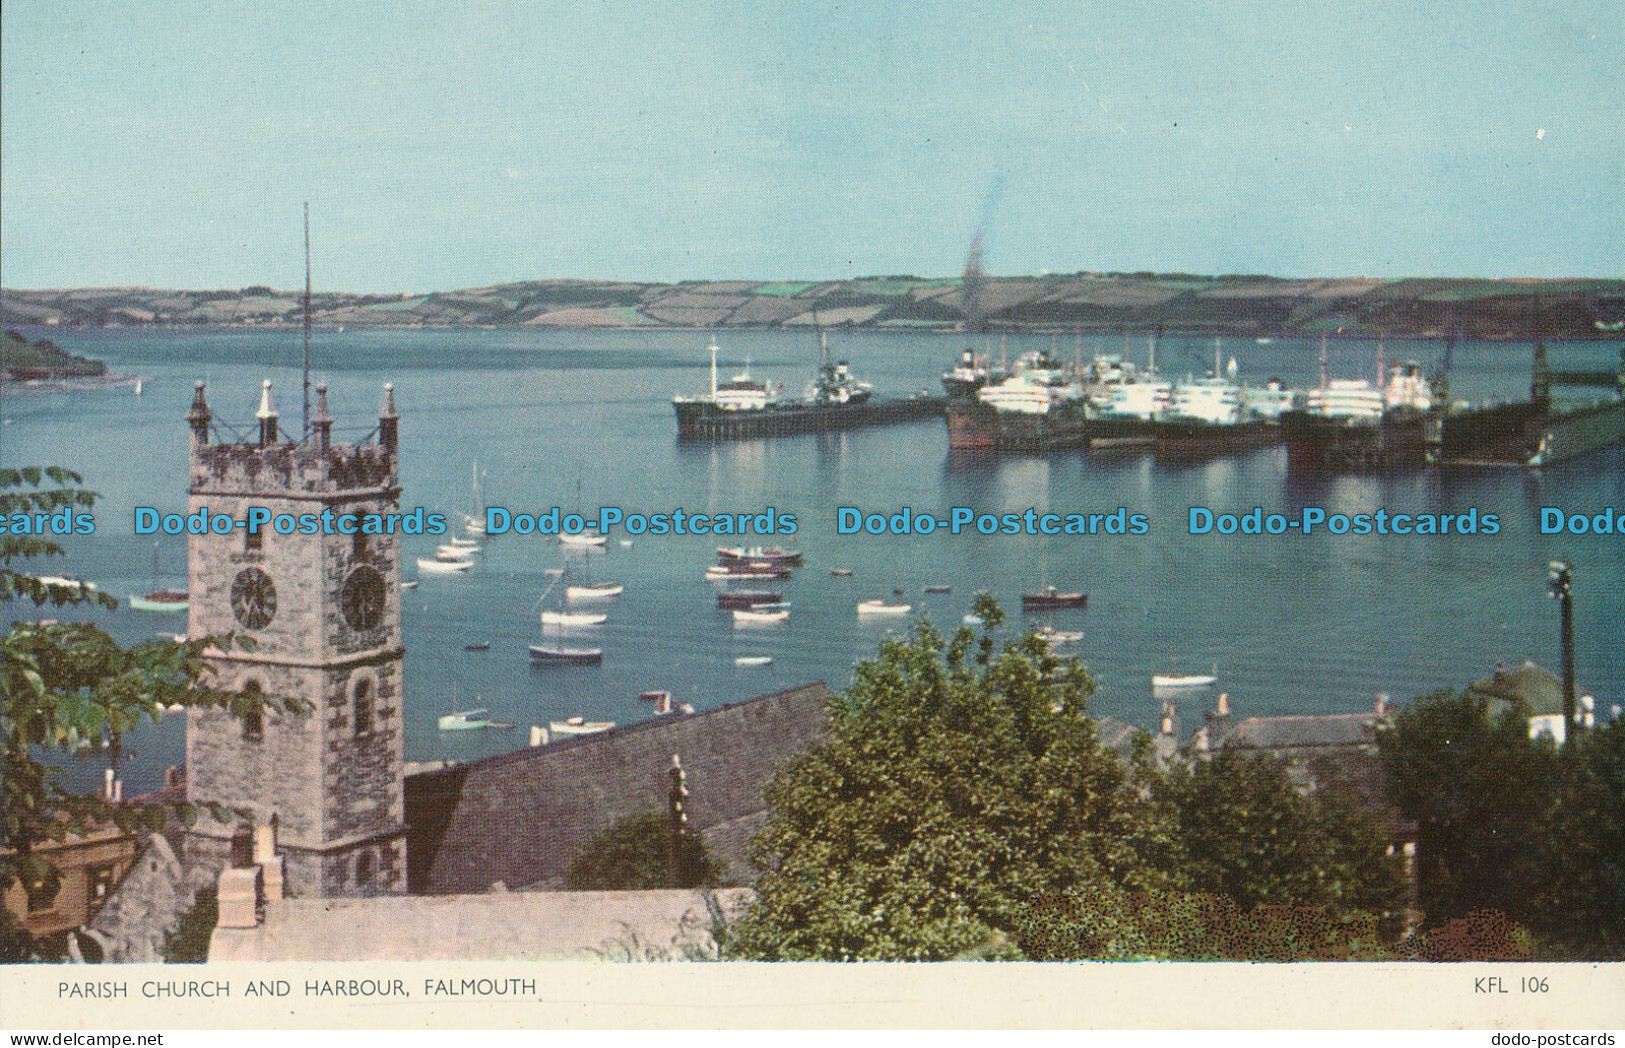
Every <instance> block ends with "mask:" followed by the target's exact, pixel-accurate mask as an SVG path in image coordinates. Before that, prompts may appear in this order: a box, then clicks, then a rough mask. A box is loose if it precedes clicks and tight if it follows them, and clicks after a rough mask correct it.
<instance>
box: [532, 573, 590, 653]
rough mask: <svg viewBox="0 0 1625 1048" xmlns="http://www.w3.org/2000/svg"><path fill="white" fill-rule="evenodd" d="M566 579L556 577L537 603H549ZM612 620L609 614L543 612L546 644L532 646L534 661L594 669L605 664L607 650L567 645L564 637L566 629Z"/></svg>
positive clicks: (543, 640) (543, 632)
mask: <svg viewBox="0 0 1625 1048" xmlns="http://www.w3.org/2000/svg"><path fill="white" fill-rule="evenodd" d="M564 577H565V576H564V575H560V576H558V578H555V579H554V580H553V581H552V582H551V583H550V584H549V585H548V587H547V589H546V590H544V591H543V592H542V595H541V597H539V598H538V599H537V601H536V603H537V604H538V605H540V604H543V603H545V602H546V601H547V598H548V595H549V594H550V593H552V592H553V587H554V586H557V585H558V584H559V579H562V578H564ZM608 618H609V616H607V615H601V614H597V613H594V612H570V611H552V610H548V611H543V612H542V642H541V643H540V644H532V645H529V649H530V661H531V662H534V663H537V664H540V665H559V666H591V665H595V664H597V663H600V662H602V661H603V660H604V649H603V648H598V647H588V646H576V645H568V644H565V643H564V642H563V641H564V637H563V634H564V630H565V629H566V628H569V627H583V626H599V625H602V624H603V623H604V621H605V620H606V619H608Z"/></svg>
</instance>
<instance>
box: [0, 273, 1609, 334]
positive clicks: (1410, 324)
mask: <svg viewBox="0 0 1625 1048" xmlns="http://www.w3.org/2000/svg"><path fill="white" fill-rule="evenodd" d="M974 292H975V293H974V295H972V296H967V295H966V294H965V289H964V287H963V283H962V281H960V280H959V279H957V278H953V277H936V278H925V277H915V276H871V277H860V278H857V279H853V280H835V281H793V280H791V281H774V282H771V283H768V282H761V281H741V280H735V281H684V282H683V283H680V284H641V283H633V282H628V281H607V280H531V281H523V282H519V283H514V284H503V285H500V286H493V287H481V288H467V289H463V290H458V291H437V292H433V293H429V294H399V295H355V294H346V293H342V292H325V293H322V294H319V295H315V296H313V299H312V303H311V305H312V309H311V313H312V322H313V323H314V324H316V325H317V326H319V327H322V328H327V329H331V328H339V327H345V328H349V327H391V328H403V327H405V328H411V327H431V328H464V327H468V328H474V327H480V328H489V327H497V328H524V327H549V328H628V327H663V328H776V327H791V328H805V327H812V326H814V325H820V324H821V325H824V326H830V327H852V328H867V329H879V330H888V329H890V330H927V331H930V330H936V331H963V330H967V329H984V330H987V331H992V332H1061V333H1066V334H1071V333H1074V332H1077V333H1117V332H1151V331H1156V332H1164V333H1167V334H1188V335H1225V336H1232V337H1265V336H1270V337H1278V336H1293V335H1298V336H1317V335H1320V334H1322V333H1326V334H1335V333H1341V334H1344V335H1354V336H1375V335H1386V336H1390V337H1442V336H1448V335H1461V336H1463V337H1467V338H1487V339H1527V338H1532V337H1537V336H1538V337H1559V338H1619V337H1625V280H1586V279H1575V280H1484V279H1478V278H1421V277H1418V278H1406V279H1399V280H1378V279H1371V278H1364V277H1353V278H1311V279H1286V278H1281V277H1271V276H1254V275H1229V276H1202V275H1193V274H1188V273H1161V274H1159V273H1065V274H1040V275H1037V276H1016V277H988V278H985V280H983V281H981V282H980V283H979V284H978V285H977V286H976V288H975V289H974ZM301 299H302V296H301V295H300V294H299V293H298V292H296V291H276V290H273V289H271V288H268V287H264V286H255V287H248V288H243V289H241V290H240V291H164V290H156V289H151V288H90V289H80V290H68V291H63V290H50V291H26V290H0V323H5V324H30V325H52V324H61V325H72V326H95V327H141V326H148V325H166V326H175V325H198V326H206V327H207V326H229V327H270V328H287V327H297V326H298V325H300V324H302V323H303V321H304V311H303V303H302V301H301Z"/></svg>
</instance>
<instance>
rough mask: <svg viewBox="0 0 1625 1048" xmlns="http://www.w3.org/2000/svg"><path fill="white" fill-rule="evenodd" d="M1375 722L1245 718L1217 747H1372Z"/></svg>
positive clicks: (1339, 717) (1355, 716)
mask: <svg viewBox="0 0 1625 1048" xmlns="http://www.w3.org/2000/svg"><path fill="white" fill-rule="evenodd" d="M1378 720H1379V718H1378V717H1377V715H1376V714H1374V713H1333V714H1327V715H1325V716H1318V717H1248V718H1247V719H1245V720H1242V721H1239V722H1237V723H1236V725H1235V727H1233V728H1231V729H1230V730H1229V732H1227V733H1226V734H1225V736H1224V738H1223V740H1222V741H1221V745H1223V746H1226V747H1231V746H1234V747H1240V748H1242V749H1250V750H1287V749H1292V750H1295V749H1309V748H1324V747H1342V748H1357V747H1360V746H1374V745H1376V742H1377V722H1378Z"/></svg>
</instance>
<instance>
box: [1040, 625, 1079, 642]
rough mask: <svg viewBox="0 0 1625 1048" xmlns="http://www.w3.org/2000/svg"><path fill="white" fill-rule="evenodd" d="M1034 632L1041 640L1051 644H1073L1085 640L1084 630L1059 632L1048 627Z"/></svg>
mask: <svg viewBox="0 0 1625 1048" xmlns="http://www.w3.org/2000/svg"><path fill="white" fill-rule="evenodd" d="M1034 632H1035V633H1037V634H1038V636H1039V638H1040V639H1042V640H1044V641H1047V642H1048V643H1050V644H1071V643H1072V642H1073V641H1076V640H1082V639H1083V631H1082V630H1057V629H1051V628H1049V627H1048V626H1046V627H1044V628H1043V629H1041V630H1035V631H1034Z"/></svg>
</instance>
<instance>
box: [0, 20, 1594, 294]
mask: <svg viewBox="0 0 1625 1048" xmlns="http://www.w3.org/2000/svg"><path fill="white" fill-rule="evenodd" d="M0 35H3V38H4V53H3V56H0V80H3V97H0V103H3V106H4V109H3V112H0V151H3V156H0V160H3V163H0V281H3V283H4V284H5V285H6V286H8V287H25V288H26V287H48V286H58V287H60V286H87V285H110V284H144V285H149V286H162V287H186V288H216V287H220V288H235V287H241V286H245V285H249V284H261V283H263V284H271V285H273V286H277V287H293V286H297V285H300V284H301V283H302V281H303V264H302V257H301V255H302V245H301V241H300V210H301V202H302V201H304V200H306V199H308V200H310V202H311V208H312V214H313V225H314V237H315V248H314V250H315V262H316V283H317V286H318V287H320V288H328V289H334V290H351V291H430V290H437V289H439V290H447V289H452V288H460V287H472V286H478V285H481V284H489V283H498V282H503V281H511V280H521V279H529V278H541V277H593V278H619V279H628V280H682V279H702V278H707V279H731V278H782V277H812V278H834V277H839V276H846V275H863V274H874V273H915V274H919V275H945V274H952V273H955V272H957V271H958V269H959V267H960V264H961V262H962V260H963V258H964V254H965V249H966V246H967V244H968V241H969V238H970V235H971V232H972V230H973V228H974V227H975V225H976V223H977V217H978V213H979V212H980V210H981V208H982V201H983V199H984V198H985V197H986V196H987V194H988V189H989V186H990V185H992V183H993V181H994V180H995V178H998V177H1000V176H1002V177H1003V179H1004V183H1003V187H1004V188H1003V192H1002V195H1001V197H1000V198H999V201H998V204H997V206H996V208H995V209H994V211H993V213H992V219H991V223H990V226H989V229H988V233H987V264H988V269H989V270H990V271H991V272H994V273H1033V272H1041V271H1055V272H1065V271H1073V270H1079V269H1090V270H1141V269H1150V270H1159V271H1176V270H1182V271H1190V272H1201V273H1222V272H1248V273H1274V274H1279V275H1283V276H1300V275H1302V276H1309V275H1368V276H1400V275H1414V274H1438V275H1482V276H1566V275H1575V276H1615V277H1617V276H1621V275H1625V202H1622V200H1625V4H1622V3H1621V2H1620V0H1574V2H1561V0H1553V2H1517V3H1509V2H1506V0H1461V2H1452V3H1444V4H1418V3H1405V4H1398V3H1385V2H1380V0H1378V2H1353V0H1319V2H1309V0H1305V2H1301V3H1288V2H1285V0H1254V2H1248V0H1226V2H1212V3H1197V2H1185V0H1145V2H1143V3H1137V4H1125V3H1121V2H1118V0H1077V2H1072V3H1023V2H1011V0H1004V2H992V3H981V2H975V3H972V2H964V3H925V2H915V3H883V2H870V0H855V2H850V0H843V2H841V3H839V4H833V3H829V2H787V3H739V4H731V5H724V4H711V3H697V2H688V3H685V2H675V0H656V2H643V3H632V2H625V3H613V4H611V3H590V2H572V3H553V2H537V3H517V2H512V3H505V2H487V3H479V2H469V0H460V2H449V3H448V2H424V3H400V4H354V3H345V4H341V3H297V2H276V0H260V2H254V3H191V2H174V3H163V4H160V3H145V2H141V3H132V2H130V0H117V2H106V3H90V2H74V0H66V2H64V0H6V3H5V6H4V16H3V19H0Z"/></svg>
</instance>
